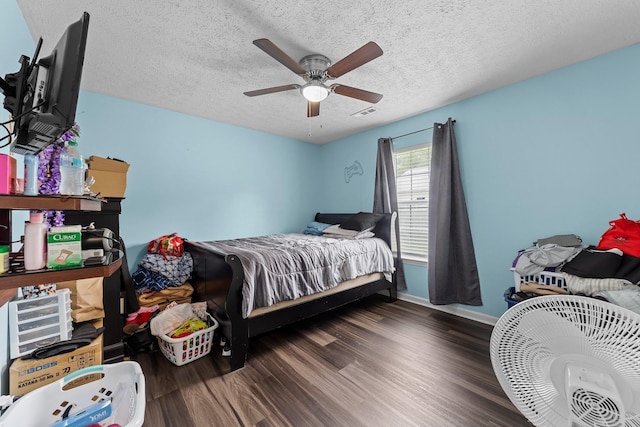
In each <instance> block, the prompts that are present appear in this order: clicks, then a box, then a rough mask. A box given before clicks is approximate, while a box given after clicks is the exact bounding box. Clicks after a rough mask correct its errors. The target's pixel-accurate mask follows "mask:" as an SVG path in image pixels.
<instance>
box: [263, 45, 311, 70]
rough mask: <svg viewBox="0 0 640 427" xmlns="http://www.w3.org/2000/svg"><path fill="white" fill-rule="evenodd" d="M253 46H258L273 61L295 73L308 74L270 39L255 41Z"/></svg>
mask: <svg viewBox="0 0 640 427" xmlns="http://www.w3.org/2000/svg"><path fill="white" fill-rule="evenodd" d="M253 44H255V45H256V46H258V47H259V48H260V49H262V50H263V51H265V52H266V53H267V54H268V55H270V56H271V57H272V58H273V59H275V60H276V61H278V62H279V63H281V64H282V65H284V66H285V67H287V68H288V69H290V70H291V71H293V72H294V73H296V74H297V75H299V76H304V75H305V73H306V72H307V71H306V70H305V69H304V68H302V67H301V66H300V64H298V62H297V61H295V60H294V59H293V58H291V57H290V56H289V55H287V54H286V53H284V52H283V51H282V50H281V49H280V48H279V47H278V46H276V45H275V44H273V43H272V42H271V40H269V39H258V40H254V41H253Z"/></svg>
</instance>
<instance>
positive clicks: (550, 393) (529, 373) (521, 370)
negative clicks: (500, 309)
mask: <svg viewBox="0 0 640 427" xmlns="http://www.w3.org/2000/svg"><path fill="white" fill-rule="evenodd" d="M639 334H640V315H638V314H636V313H634V312H632V311H630V310H627V309H624V308H622V307H619V306H616V305H613V304H610V303H607V302H604V301H600V300H596V299H593V298H588V297H578V296H571V295H554V296H541V297H536V298H532V299H529V300H527V301H524V302H521V303H518V304H516V305H515V306H513V307H512V308H511V309H509V310H507V312H506V313H504V314H503V316H502V317H501V318H500V319H499V320H498V322H497V323H496V326H495V327H494V330H493V333H492V336H491V362H492V365H493V369H494V372H495V374H496V377H497V378H498V380H499V382H500V384H501V386H502V388H503V389H504V391H505V393H506V394H507V396H508V397H509V399H511V401H512V403H513V404H514V405H515V406H516V407H517V408H518V409H519V410H520V411H521V412H522V413H523V415H524V416H525V417H527V419H528V420H529V421H531V422H532V423H533V424H535V425H536V426H558V425H568V423H569V419H570V418H571V413H572V412H571V411H573V410H574V409H575V410H577V409H580V408H582V410H583V411H584V410H585V409H587V408H589V411H586V412H585V413H586V414H589V416H594V414H598V416H604V415H603V414H604V413H605V412H607V411H603V410H598V411H596V410H594V407H592V406H588V405H587V406H584V404H579V403H578V402H579V400H576V402H574V399H573V398H572V397H569V398H567V397H566V395H565V390H564V389H562V388H560V387H557V385H556V384H554V382H553V379H552V378H551V375H550V370H551V368H552V365H553V364H554V362H555V361H556V360H558V358H560V357H569V358H571V357H572V356H571V355H575V356H576V358H577V357H578V356H579V355H588V357H589V359H590V360H595V361H597V362H598V363H601V364H602V365H603V366H606V367H607V369H610V370H612V371H614V372H616V373H617V374H616V375H617V377H618V378H624V380H625V381H626V382H627V383H628V384H632V387H636V388H637V387H638V385H637V384H640V335H639ZM559 388H560V389H559ZM568 400H570V401H571V402H573V403H568V402H567V401H568ZM590 402H591V404H593V403H594V402H601V404H602V405H603V406H602V408H609V406H607V405H608V402H607V405H605V403H604V401H603V400H602V399H599V400H592V401H590ZM574 404H575V408H574V407H573V406H572V405H574ZM599 411H601V412H599ZM613 411H614V409H613V408H611V411H610V412H611V414H608V413H607V415H606V416H605V417H604V419H609V417H610V416H611V415H613V414H614V412H613ZM617 411H618V413H617V414H616V416H618V417H621V418H620V419H621V420H622V419H624V424H615V422H614V421H611V422H613V424H605V423H602V422H600V421H597V422H595V423H593V424H589V423H587V420H585V421H584V422H585V423H587V424H586V425H589V426H604V427H609V426H617V425H624V426H640V416H639V415H638V413H640V409H639V408H638V404H637V402H634V404H633V405H630V406H628V407H626V408H617ZM579 413H581V412H574V413H573V414H574V417H575V416H578V414H579ZM620 413H622V416H621V415H620Z"/></svg>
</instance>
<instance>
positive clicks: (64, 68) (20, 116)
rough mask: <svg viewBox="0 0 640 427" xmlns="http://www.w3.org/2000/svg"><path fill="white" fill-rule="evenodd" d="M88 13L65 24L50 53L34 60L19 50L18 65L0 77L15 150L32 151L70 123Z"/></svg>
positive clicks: (42, 146)
mask: <svg viewBox="0 0 640 427" xmlns="http://www.w3.org/2000/svg"><path fill="white" fill-rule="evenodd" d="M88 29H89V14H88V13H87V12H84V14H83V15H82V17H81V18H80V20H78V21H77V22H74V23H73V24H71V25H69V27H68V28H67V30H66V31H65V32H64V34H63V35H62V37H61V38H60V41H59V42H58V44H57V45H56V46H55V48H54V49H53V50H52V51H51V54H50V55H49V56H46V57H43V58H42V59H40V60H39V61H38V62H37V63H36V59H37V56H38V53H39V50H40V46H41V44H42V40H40V41H39V43H38V47H37V48H36V53H35V54H34V57H33V60H29V58H28V57H26V56H24V55H23V56H22V57H21V58H20V61H19V62H20V64H21V67H20V70H19V71H18V72H16V73H12V74H7V75H6V76H5V78H4V79H1V78H0V90H2V93H3V94H4V96H5V99H4V108H5V109H6V110H7V111H9V112H10V113H11V116H12V121H13V130H12V133H13V137H14V138H13V141H12V142H11V147H10V151H11V152H12V153H15V154H29V153H31V154H36V153H38V152H40V150H42V149H43V148H45V147H47V146H48V145H50V144H52V143H53V142H55V141H56V140H58V139H59V138H60V137H61V136H62V135H63V134H64V133H65V132H67V131H68V130H69V129H70V128H71V127H72V126H73V124H74V122H75V117H76V107H77V103H78V95H79V93H80V79H81V77H82V68H83V64H84V56H85V50H86V45H87V33H88Z"/></svg>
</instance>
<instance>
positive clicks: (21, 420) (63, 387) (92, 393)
mask: <svg viewBox="0 0 640 427" xmlns="http://www.w3.org/2000/svg"><path fill="white" fill-rule="evenodd" d="M108 399H111V416H110V417H109V418H107V419H106V420H105V421H108V423H109V424H119V425H121V426H122V427H140V426H142V423H143V422H144V411H145V402H146V397H145V380H144V374H143V373H142V369H141V368H140V365H139V364H138V363H137V362H119V363H113V364H109V365H97V366H90V367H87V368H84V369H80V370H79V371H76V372H73V373H71V374H69V375H67V376H66V377H64V378H62V379H60V380H58V381H56V382H54V383H51V384H48V385H45V386H43V387H40V388H38V389H36V390H33V391H31V392H29V393H27V394H25V395H24V396H22V397H21V398H19V399H18V400H17V401H15V402H14V403H13V404H12V405H11V406H10V407H9V409H7V411H6V412H5V413H4V414H3V415H2V416H1V417H0V427H17V426H20V427H44V426H52V425H54V424H55V423H57V422H59V421H61V420H62V417H63V414H64V413H65V412H67V413H68V415H69V417H72V416H73V415H75V414H78V413H80V412H82V411H84V410H85V409H87V408H90V407H92V406H93V405H96V404H97V403H99V402H101V401H106V400H108Z"/></svg>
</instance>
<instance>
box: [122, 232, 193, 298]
mask: <svg viewBox="0 0 640 427" xmlns="http://www.w3.org/2000/svg"><path fill="white" fill-rule="evenodd" d="M192 272H193V258H192V257H191V254H190V253H189V252H186V251H184V250H183V245H182V239H181V238H180V237H179V236H178V235H177V234H175V233H174V234H171V235H167V236H162V237H160V238H158V239H154V240H152V241H151V242H150V243H149V246H148V248H147V254H146V255H145V256H144V257H143V258H142V260H141V261H140V262H139V263H138V269H137V270H136V271H135V272H134V273H133V274H132V275H131V280H132V282H133V284H134V286H135V290H136V295H137V298H138V303H139V304H140V306H141V307H153V306H158V307H159V308H160V309H164V308H165V307H166V306H167V305H168V304H169V303H171V302H176V303H190V302H191V295H192V294H193V287H192V286H191V284H189V282H188V280H189V279H190V278H191V273H192Z"/></svg>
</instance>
